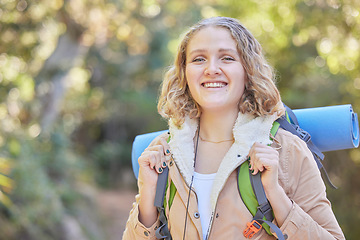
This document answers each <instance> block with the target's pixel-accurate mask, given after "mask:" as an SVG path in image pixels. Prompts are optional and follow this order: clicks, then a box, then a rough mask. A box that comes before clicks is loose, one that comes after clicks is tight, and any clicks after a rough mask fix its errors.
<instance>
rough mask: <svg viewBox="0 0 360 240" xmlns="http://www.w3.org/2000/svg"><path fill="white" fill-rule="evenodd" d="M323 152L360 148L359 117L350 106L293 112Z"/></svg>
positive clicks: (305, 109)
mask: <svg viewBox="0 0 360 240" xmlns="http://www.w3.org/2000/svg"><path fill="white" fill-rule="evenodd" d="M293 112H294V114H295V116H296V118H297V120H298V122H299V125H300V127H301V128H302V129H304V130H305V131H307V132H308V133H309V134H310V135H311V140H312V142H313V143H314V144H315V145H316V146H317V147H318V148H319V150H320V151H321V152H328V151H336V150H342V149H349V148H357V147H358V146H359V122H358V116H357V114H356V113H355V112H354V111H353V109H352V106H351V105H350V104H347V105H338V106H328V107H317V108H304V109H296V110H293Z"/></svg>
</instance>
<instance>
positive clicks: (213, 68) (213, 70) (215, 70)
mask: <svg viewBox="0 0 360 240" xmlns="http://www.w3.org/2000/svg"><path fill="white" fill-rule="evenodd" d="M204 73H205V75H207V76H211V75H219V74H220V73H221V69H220V66H219V64H218V63H217V61H216V60H209V61H208V63H207V65H206V69H205V72H204Z"/></svg>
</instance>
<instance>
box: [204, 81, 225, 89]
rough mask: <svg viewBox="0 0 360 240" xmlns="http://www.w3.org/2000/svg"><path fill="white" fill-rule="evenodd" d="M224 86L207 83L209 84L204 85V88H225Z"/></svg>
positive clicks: (223, 84)
mask: <svg viewBox="0 0 360 240" xmlns="http://www.w3.org/2000/svg"><path fill="white" fill-rule="evenodd" d="M225 86H226V84H225V83H222V82H209V83H204V87H206V88H221V87H225Z"/></svg>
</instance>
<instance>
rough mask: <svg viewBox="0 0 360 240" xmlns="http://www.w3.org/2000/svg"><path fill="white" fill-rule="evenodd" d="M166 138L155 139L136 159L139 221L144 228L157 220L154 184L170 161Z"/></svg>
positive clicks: (165, 134)
mask: <svg viewBox="0 0 360 240" xmlns="http://www.w3.org/2000/svg"><path fill="white" fill-rule="evenodd" d="M168 137H169V135H168V134H167V133H164V134H161V135H160V136H158V137H156V138H155V139H154V140H153V141H152V142H151V144H150V146H149V147H147V148H146V149H145V150H144V152H143V153H142V154H141V156H140V157H139V159H138V162H139V166H140V169H139V178H138V186H139V194H140V199H139V221H140V222H141V223H143V224H144V226H146V227H150V226H152V225H153V224H154V223H155V221H156V219H157V214H158V213H157V210H156V207H155V206H154V199H155V195H156V184H157V180H158V175H159V173H162V172H163V169H164V168H166V167H167V162H168V161H169V160H170V147H169V144H168V143H167V142H166V140H167V138H168ZM143 200H144V201H143Z"/></svg>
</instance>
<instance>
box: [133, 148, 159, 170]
mask: <svg viewBox="0 0 360 240" xmlns="http://www.w3.org/2000/svg"><path fill="white" fill-rule="evenodd" d="M138 162H139V165H140V166H143V167H146V166H148V167H150V168H151V169H155V168H156V167H157V165H159V164H158V162H161V156H160V155H159V152H158V151H145V152H143V153H142V154H141V156H140V157H139V159H138Z"/></svg>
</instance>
